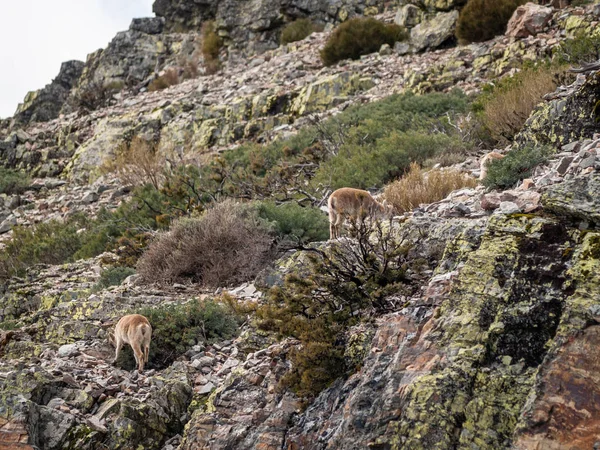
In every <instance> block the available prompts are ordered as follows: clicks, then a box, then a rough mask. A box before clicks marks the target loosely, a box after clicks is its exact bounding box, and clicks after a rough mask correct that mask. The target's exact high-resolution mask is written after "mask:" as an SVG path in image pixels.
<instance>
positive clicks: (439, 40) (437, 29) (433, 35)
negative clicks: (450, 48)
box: [410, 11, 458, 51]
mask: <svg viewBox="0 0 600 450" xmlns="http://www.w3.org/2000/svg"><path fill="white" fill-rule="evenodd" d="M457 20H458V11H451V12H448V13H440V14H438V15H436V16H434V17H433V18H431V19H428V20H425V21H423V22H421V23H420V24H418V25H417V26H416V27H414V28H413V29H412V30H411V32H410V42H411V44H412V46H413V47H414V49H415V51H421V50H425V49H434V48H437V47H439V46H440V45H442V44H444V43H445V42H446V41H448V40H449V39H452V38H453V36H454V30H455V28H456V21H457Z"/></svg>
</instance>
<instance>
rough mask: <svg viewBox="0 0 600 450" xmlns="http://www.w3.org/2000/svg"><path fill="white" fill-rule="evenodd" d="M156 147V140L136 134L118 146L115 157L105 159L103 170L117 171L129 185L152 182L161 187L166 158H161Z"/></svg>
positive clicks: (157, 187)
mask: <svg viewBox="0 0 600 450" xmlns="http://www.w3.org/2000/svg"><path fill="white" fill-rule="evenodd" d="M156 147H157V146H156V142H154V141H148V140H146V139H144V138H142V137H140V136H134V137H133V139H131V141H129V142H128V141H125V142H123V143H122V144H121V145H120V146H119V147H118V148H117V150H116V152H115V153H116V156H115V157H114V158H108V159H107V160H105V162H104V163H103V166H102V168H101V170H102V172H104V173H115V174H116V175H117V176H118V177H119V179H120V180H121V181H122V182H123V183H125V184H127V185H132V186H141V185H144V184H147V183H150V184H152V186H154V188H155V189H159V188H160V186H161V183H162V181H163V180H164V176H165V159H164V158H160V156H159V154H158V151H157V148H156Z"/></svg>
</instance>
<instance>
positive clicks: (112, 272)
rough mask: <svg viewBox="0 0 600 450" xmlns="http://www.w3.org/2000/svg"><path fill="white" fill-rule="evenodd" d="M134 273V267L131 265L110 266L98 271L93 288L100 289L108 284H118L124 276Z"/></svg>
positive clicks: (108, 285)
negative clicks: (97, 277)
mask: <svg viewBox="0 0 600 450" xmlns="http://www.w3.org/2000/svg"><path fill="white" fill-rule="evenodd" d="M134 273H135V269H132V268H131V267H121V266H116V267H111V268H110V269H105V270H103V271H102V272H101V273H100V279H99V280H98V282H97V283H96V284H95V286H94V290H96V291H101V290H102V289H106V288H107V287H110V286H119V285H120V284H121V283H122V282H123V280H125V278H127V277H128V276H130V275H133V274H134Z"/></svg>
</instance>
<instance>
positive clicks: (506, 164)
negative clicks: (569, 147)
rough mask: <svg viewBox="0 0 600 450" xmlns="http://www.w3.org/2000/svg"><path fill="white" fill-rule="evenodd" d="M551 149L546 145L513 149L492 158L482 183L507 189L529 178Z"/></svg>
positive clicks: (489, 186)
mask: <svg viewBox="0 0 600 450" xmlns="http://www.w3.org/2000/svg"><path fill="white" fill-rule="evenodd" d="M551 153H552V150H551V149H550V148H547V147H523V148H517V149H513V150H511V151H510V152H508V153H507V154H506V156H505V157H504V158H502V159H496V160H493V161H492V162H491V163H490V165H489V166H488V173H487V176H486V178H485V180H483V184H484V185H485V186H486V187H488V188H494V189H508V188H512V187H514V186H515V185H516V184H517V183H518V182H519V181H522V180H524V179H525V178H529V177H530V176H531V174H532V173H533V169H535V167H536V166H538V165H540V164H542V163H544V162H545V161H546V160H547V159H548V156H549V155H550V154H551Z"/></svg>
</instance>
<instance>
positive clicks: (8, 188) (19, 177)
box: [0, 167, 31, 195]
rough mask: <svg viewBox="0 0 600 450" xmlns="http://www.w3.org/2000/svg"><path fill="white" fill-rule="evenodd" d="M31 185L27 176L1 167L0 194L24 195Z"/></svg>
mask: <svg viewBox="0 0 600 450" xmlns="http://www.w3.org/2000/svg"><path fill="white" fill-rule="evenodd" d="M30 184H31V180H30V179H29V177H28V176H27V175H26V174H24V173H22V172H20V171H17V170H13V169H6V168H4V167H0V194H9V195H10V194H22V193H23V192H25V190H26V189H27V188H28V187H29V185H30Z"/></svg>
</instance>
